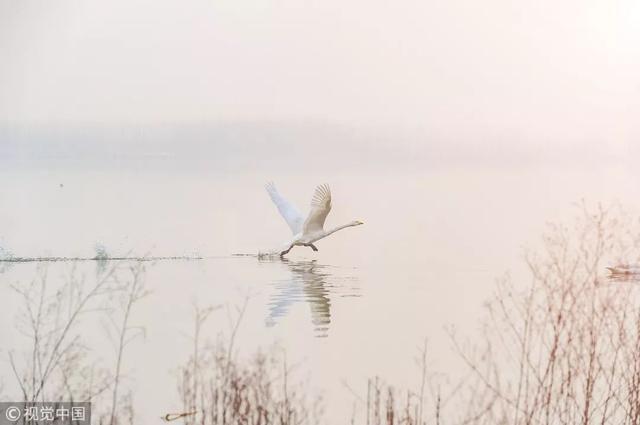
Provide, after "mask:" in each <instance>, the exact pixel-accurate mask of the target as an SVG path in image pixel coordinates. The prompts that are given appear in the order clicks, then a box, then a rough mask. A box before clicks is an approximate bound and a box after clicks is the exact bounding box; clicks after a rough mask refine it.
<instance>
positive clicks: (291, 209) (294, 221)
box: [265, 182, 304, 235]
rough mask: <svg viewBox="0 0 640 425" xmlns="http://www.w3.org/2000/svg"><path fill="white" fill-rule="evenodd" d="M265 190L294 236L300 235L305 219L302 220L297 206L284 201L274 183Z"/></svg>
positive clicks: (267, 185) (269, 184)
mask: <svg viewBox="0 0 640 425" xmlns="http://www.w3.org/2000/svg"><path fill="white" fill-rule="evenodd" d="M265 189H267V193H268V194H269V196H270V197H271V200H272V201H273V203H274V204H276V207H278V211H280V215H281V216H282V218H284V221H286V222H287V224H288V225H289V228H290V229H291V231H292V232H293V234H294V235H297V234H298V233H300V232H301V231H302V224H303V223H304V221H303V220H304V219H303V218H302V214H300V211H298V209H297V208H296V207H295V205H293V204H292V203H291V202H289V201H287V200H286V199H284V198H283V197H282V196H281V195H280V193H278V190H277V189H276V185H275V184H273V182H269V183H267V184H266V185H265Z"/></svg>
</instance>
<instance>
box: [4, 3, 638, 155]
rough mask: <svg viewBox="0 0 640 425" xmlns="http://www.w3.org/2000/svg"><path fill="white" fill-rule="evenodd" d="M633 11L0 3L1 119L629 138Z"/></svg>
mask: <svg viewBox="0 0 640 425" xmlns="http://www.w3.org/2000/svg"><path fill="white" fill-rule="evenodd" d="M639 46H640V3H639V2H637V1H635V0H563V1H556V0H535V1H534V0H529V1H522V0H519V1H518V0H486V1H477V0H446V1H445V0H420V1H418V0H402V1H393V2H392V1H381V0H366V1H365V0H322V1H319V0H318V1H300V0H272V1H267V0H260V1H256V0H208V1H167V0H145V1H140V0H134V1H132V0H126V1H125V0H111V1H60V0H58V1H24V0H19V1H18V0H0V64H1V65H0V122H3V123H5V124H9V125H16V124H17V125H26V126H31V125H42V124H55V125H63V126H64V125H77V124H78V123H99V124H101V125H103V124H107V125H125V124H131V123H145V124H153V123H185V122H186V123H189V122H203V121H204V122H209V121H216V122H224V121H234V120H241V121H252V120H272V121H295V120H311V121H319V122H337V123H358V124H359V125H365V126H366V125H381V124H382V125H388V126H402V127H405V128H418V129H421V131H425V132H427V133H429V134H434V135H444V134H446V135H449V136H451V135H455V136H456V137H461V138H465V137H466V138H477V139H483V138H491V137H495V136H504V137H507V138H513V139H514V140H520V141H545V142H554V143H562V142H571V143H574V142H580V141H583V140H587V141H590V142H595V143H602V142H606V143H607V144H610V145H612V146H624V145H627V144H629V143H632V142H633V141H634V140H637V139H638V137H639V136H640V124H639V122H640V119H639V118H638V117H640V48H639Z"/></svg>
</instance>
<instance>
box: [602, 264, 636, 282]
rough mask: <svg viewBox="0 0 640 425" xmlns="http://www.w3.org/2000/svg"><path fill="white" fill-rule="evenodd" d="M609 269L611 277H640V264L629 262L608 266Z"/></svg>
mask: <svg viewBox="0 0 640 425" xmlns="http://www.w3.org/2000/svg"><path fill="white" fill-rule="evenodd" d="M607 270H609V273H610V274H609V277H610V278H618V279H620V278H625V279H629V278H637V279H640V266H639V265H633V266H630V265H627V264H620V265H617V266H613V267H607Z"/></svg>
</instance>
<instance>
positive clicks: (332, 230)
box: [324, 223, 353, 237]
mask: <svg viewBox="0 0 640 425" xmlns="http://www.w3.org/2000/svg"><path fill="white" fill-rule="evenodd" d="M352 226H353V223H347V224H343V225H341V226H337V227H334V228H333V229H331V230H327V231H326V232H325V234H324V236H325V237H326V236H329V235H330V234H332V233H335V232H337V231H338V230H342V229H346V228H347V227H352Z"/></svg>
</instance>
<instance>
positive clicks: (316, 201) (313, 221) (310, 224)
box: [302, 184, 331, 234]
mask: <svg viewBox="0 0 640 425" xmlns="http://www.w3.org/2000/svg"><path fill="white" fill-rule="evenodd" d="M329 211H331V190H330V189H329V185H326V184H323V185H320V186H318V187H317V188H316V191H315V193H314V194H313V199H312V200H311V211H309V216H308V217H307V220H306V221H305V222H304V226H303V227H302V231H303V233H304V234H308V233H315V232H318V231H322V228H323V226H324V221H325V220H326V219H327V215H328V214H329Z"/></svg>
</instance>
